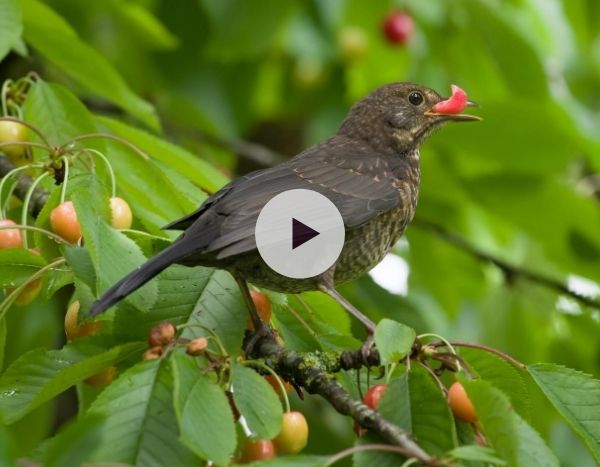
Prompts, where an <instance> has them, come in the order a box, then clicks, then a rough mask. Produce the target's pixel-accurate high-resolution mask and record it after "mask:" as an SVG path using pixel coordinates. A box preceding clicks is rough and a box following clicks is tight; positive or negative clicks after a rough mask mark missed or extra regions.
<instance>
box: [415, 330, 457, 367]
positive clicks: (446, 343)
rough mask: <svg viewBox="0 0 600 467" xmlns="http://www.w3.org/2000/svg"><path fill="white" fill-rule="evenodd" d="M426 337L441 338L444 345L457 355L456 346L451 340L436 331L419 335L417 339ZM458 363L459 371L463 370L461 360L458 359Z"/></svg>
mask: <svg viewBox="0 0 600 467" xmlns="http://www.w3.org/2000/svg"><path fill="white" fill-rule="evenodd" d="M424 337H433V338H435V339H439V340H441V341H442V342H443V343H444V344H445V345H444V346H445V347H448V350H450V352H451V353H452V354H454V355H456V350H454V348H453V347H452V345H451V344H450V342H448V340H446V339H445V338H444V337H442V336H440V335H439V334H434V333H427V334H420V335H418V336H417V339H423V338H424ZM436 347H438V346H436ZM440 347H441V346H440ZM456 365H457V367H458V371H460V370H461V366H460V361H458V360H456Z"/></svg>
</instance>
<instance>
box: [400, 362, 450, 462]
mask: <svg viewBox="0 0 600 467" xmlns="http://www.w3.org/2000/svg"><path fill="white" fill-rule="evenodd" d="M408 386H409V391H410V413H411V419H412V434H413V436H414V437H415V439H416V440H417V442H418V443H419V445H420V446H421V447H422V448H423V449H424V450H425V451H427V452H428V453H430V454H433V455H438V456H441V455H443V453H444V452H446V451H449V450H451V449H454V448H455V447H456V445H457V436H456V428H455V425H454V419H453V418H452V414H451V413H450V408H449V407H448V401H447V400H446V397H445V396H444V393H443V392H442V390H441V388H440V387H439V386H438V385H437V383H436V382H435V381H434V379H433V378H432V376H431V375H430V374H429V373H428V372H427V371H426V370H425V369H424V368H422V367H420V366H418V365H415V366H413V367H412V368H411V370H410V372H409V374H408Z"/></svg>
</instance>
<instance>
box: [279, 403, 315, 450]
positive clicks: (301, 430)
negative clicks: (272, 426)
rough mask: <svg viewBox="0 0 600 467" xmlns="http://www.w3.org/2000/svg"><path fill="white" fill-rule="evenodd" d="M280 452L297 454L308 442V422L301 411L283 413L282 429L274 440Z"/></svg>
mask: <svg viewBox="0 0 600 467" xmlns="http://www.w3.org/2000/svg"><path fill="white" fill-rule="evenodd" d="M273 442H274V443H275V447H276V448H277V451H278V452H282V453H285V454H297V453H299V452H300V451H302V449H304V448H305V447H306V443H307V442H308V423H307V422H306V418H304V415H302V414H301V413H300V412H296V411H292V412H286V413H284V414H283V423H282V425H281V431H280V432H279V434H278V435H277V436H276V437H275V439H274V440H273Z"/></svg>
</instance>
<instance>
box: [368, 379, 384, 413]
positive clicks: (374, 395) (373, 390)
mask: <svg viewBox="0 0 600 467" xmlns="http://www.w3.org/2000/svg"><path fill="white" fill-rule="evenodd" d="M387 388H388V387H387V384H377V385H375V386H371V387H370V388H369V390H368V391H367V393H366V394H365V396H364V397H363V402H364V403H365V405H368V406H369V407H371V408H372V409H373V410H377V407H378V406H379V401H380V400H381V396H383V393H384V392H385V391H387Z"/></svg>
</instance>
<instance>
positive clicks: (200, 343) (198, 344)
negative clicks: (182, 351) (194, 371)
mask: <svg viewBox="0 0 600 467" xmlns="http://www.w3.org/2000/svg"><path fill="white" fill-rule="evenodd" d="M207 347H208V340H207V339H206V337H197V338H196V339H192V340H191V341H189V342H188V344H187V347H186V353H187V354H188V355H192V356H194V357H195V356H198V355H202V354H203V353H204V351H205V350H206V348H207Z"/></svg>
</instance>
